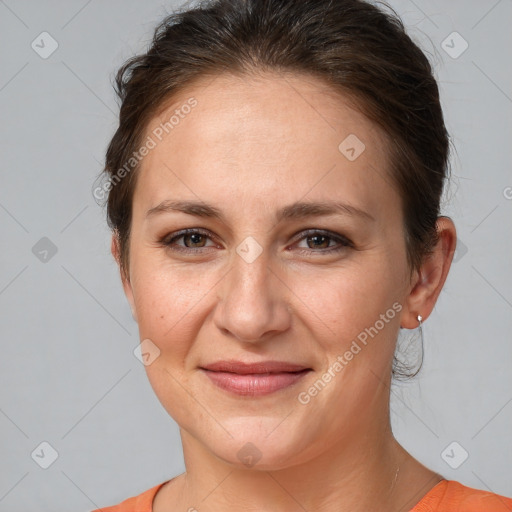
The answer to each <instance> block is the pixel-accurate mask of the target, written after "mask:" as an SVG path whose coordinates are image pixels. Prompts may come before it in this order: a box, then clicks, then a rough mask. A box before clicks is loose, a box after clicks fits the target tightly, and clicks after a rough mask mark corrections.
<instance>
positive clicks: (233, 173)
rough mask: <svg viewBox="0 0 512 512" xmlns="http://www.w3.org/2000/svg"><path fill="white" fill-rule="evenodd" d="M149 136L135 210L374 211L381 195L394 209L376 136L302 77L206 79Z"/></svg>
mask: <svg viewBox="0 0 512 512" xmlns="http://www.w3.org/2000/svg"><path fill="white" fill-rule="evenodd" d="M146 137H149V138H151V139H153V141H154V143H155V146H154V148H153V149H151V150H150V151H149V154H147V156H145V157H144V159H143V161H142V165H141V168H140V171H139V172H140V176H139V178H138V183H137V188H136V191H135V196H134V201H135V202H136V203H137V204H138V205H139V206H141V207H147V208H149V207H151V206H154V205H155V204H156V203H157V202H159V201H163V200H165V199H169V196H171V197H176V196H179V197H180V198H183V197H184V196H186V197H187V198H190V199H198V198H199V199H202V198H204V199H205V200H206V199H208V201H209V202H215V201H219V202H221V203H222V202H223V203H224V204H225V203H226V200H227V199H228V198H229V197H236V198H237V199H238V200H239V201H242V202H244V204H246V205H247V206H249V205H250V204H251V201H252V202H254V203H256V202H257V201H256V200H259V204H260V206H261V204H262V202H265V201H266V200H268V201H269V203H270V202H275V201H279V202H289V199H290V197H291V196H292V197H293V199H294V200H299V199H301V198H303V197H304V196H305V195H306V194H308V196H309V197H310V198H311V199H326V198H327V196H328V197H329V198H336V197H333V196H336V191H339V194H338V195H341V196H342V197H343V198H344V199H347V200H350V199H352V200H353V202H354V201H359V202H360V204H361V203H364V204H365V205H366V206H367V207H368V208H373V209H376V208H377V209H378V208H379V207H384V206H385V204H384V203H385V201H383V199H384V196H383V194H384V195H385V194H388V195H389V196H390V198H389V199H392V200H393V201H395V202H396V193H395V191H394V189H393V187H392V186H391V181H390V179H389V174H388V167H389V166H388V162H387V158H388V156H387V155H388V154H387V150H386V145H387V140H386V137H385V135H384V134H383V132H382V131H381V130H380V129H379V128H378V127H377V126H376V125H375V124H374V123H372V122H371V121H370V120H368V119H367V118H366V117H365V116H364V115H363V114H362V113H360V112H359V111H358V110H357V109H356V108H355V105H354V104H353V103H352V102H351V100H350V98H348V97H344V96H342V95H340V94H339V93H336V92H334V91H333V90H332V89H330V88H329V87H328V86H327V85H326V84H324V83H323V82H322V81H320V80H318V79H316V78H315V77H311V76H308V75H290V74H287V75H280V74H266V75H258V76H250V77H241V76H233V75H218V76H215V77H208V78H206V77H205V78H203V79H201V80H199V81H196V82H195V83H194V84H192V85H191V86H189V87H186V88H185V89H183V90H182V91H181V92H180V93H179V94H177V95H175V96H174V97H173V98H172V100H171V101H170V102H169V103H168V105H166V106H165V108H164V109H161V112H160V114H159V115H158V116H155V117H154V118H153V119H152V120H151V122H150V123H149V124H148V126H147V129H146ZM354 157H355V158H354ZM384 189H385V190H384ZM391 196H392V198H391ZM226 206H228V205H227V204H226Z"/></svg>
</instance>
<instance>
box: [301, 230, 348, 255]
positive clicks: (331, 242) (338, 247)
mask: <svg viewBox="0 0 512 512" xmlns="http://www.w3.org/2000/svg"><path fill="white" fill-rule="evenodd" d="M303 240H305V241H306V244H307V247H308V249H304V248H303V247H300V246H299V252H301V253H304V254H315V253H318V254H320V255H322V254H330V253H334V252H341V251H343V250H347V249H348V248H350V247H354V244H353V243H352V242H351V241H350V240H349V239H348V238H346V237H344V236H343V235H339V234H335V233H331V232H329V231H319V230H309V231H306V232H304V233H303V236H302V238H300V239H299V243H301V242H302V241H303Z"/></svg>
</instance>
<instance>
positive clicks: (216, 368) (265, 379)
mask: <svg viewBox="0 0 512 512" xmlns="http://www.w3.org/2000/svg"><path fill="white" fill-rule="evenodd" d="M200 370H201V371H202V372H203V373H204V374H205V375H206V376H207V377H208V378H209V379H210V381H211V382H212V383H213V384H215V385H216V386H218V387H219V388H221V389H223V390H225V391H228V392H231V393H234V394H237V395H243V396H262V395H268V394H270V393H274V392H276V391H279V390H281V389H284V388H287V387H289V386H291V385H293V384H295V383H296V382H297V381H299V380H300V379H302V378H303V377H304V376H305V375H306V374H308V373H309V372H310V371H312V368H309V367H306V366H304V365H299V364H293V363H288V362H285V361H261V362H257V363H244V362H242V361H233V360H231V361H217V362H215V363H211V364H208V365H205V366H202V367H200Z"/></svg>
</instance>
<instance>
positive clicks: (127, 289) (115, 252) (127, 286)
mask: <svg viewBox="0 0 512 512" xmlns="http://www.w3.org/2000/svg"><path fill="white" fill-rule="evenodd" d="M110 251H111V252H112V256H114V259H115V260H116V262H117V265H118V267H119V274H120V276H121V282H122V284H123V290H124V294H125V295H126V298H127V299H128V303H129V304H130V309H131V310H132V316H133V319H134V320H135V321H136V322H137V323H138V320H137V310H136V308H135V300H134V299H133V290H132V285H131V282H130V279H129V277H127V276H125V275H124V273H123V272H122V270H121V257H120V254H121V249H120V243H119V236H118V233H117V232H116V231H114V232H112V242H111V244H110Z"/></svg>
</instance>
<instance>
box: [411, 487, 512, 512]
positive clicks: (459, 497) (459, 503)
mask: <svg viewBox="0 0 512 512" xmlns="http://www.w3.org/2000/svg"><path fill="white" fill-rule="evenodd" d="M411 512H512V498H507V497H505V496H501V495H499V494H494V493H492V492H489V491H482V490H480V489H473V488H472V487H466V486H465V485H462V484H461V483H459V482H456V481H454V480H443V481H442V482H439V483H438V484H437V485H436V486H435V487H433V488H432V489H431V490H430V491H429V492H428V493H427V494H426V495H425V496H424V497H423V499H422V500H421V501H420V502H419V503H418V504H417V505H416V506H415V507H414V508H413V509H412V510H411Z"/></svg>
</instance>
